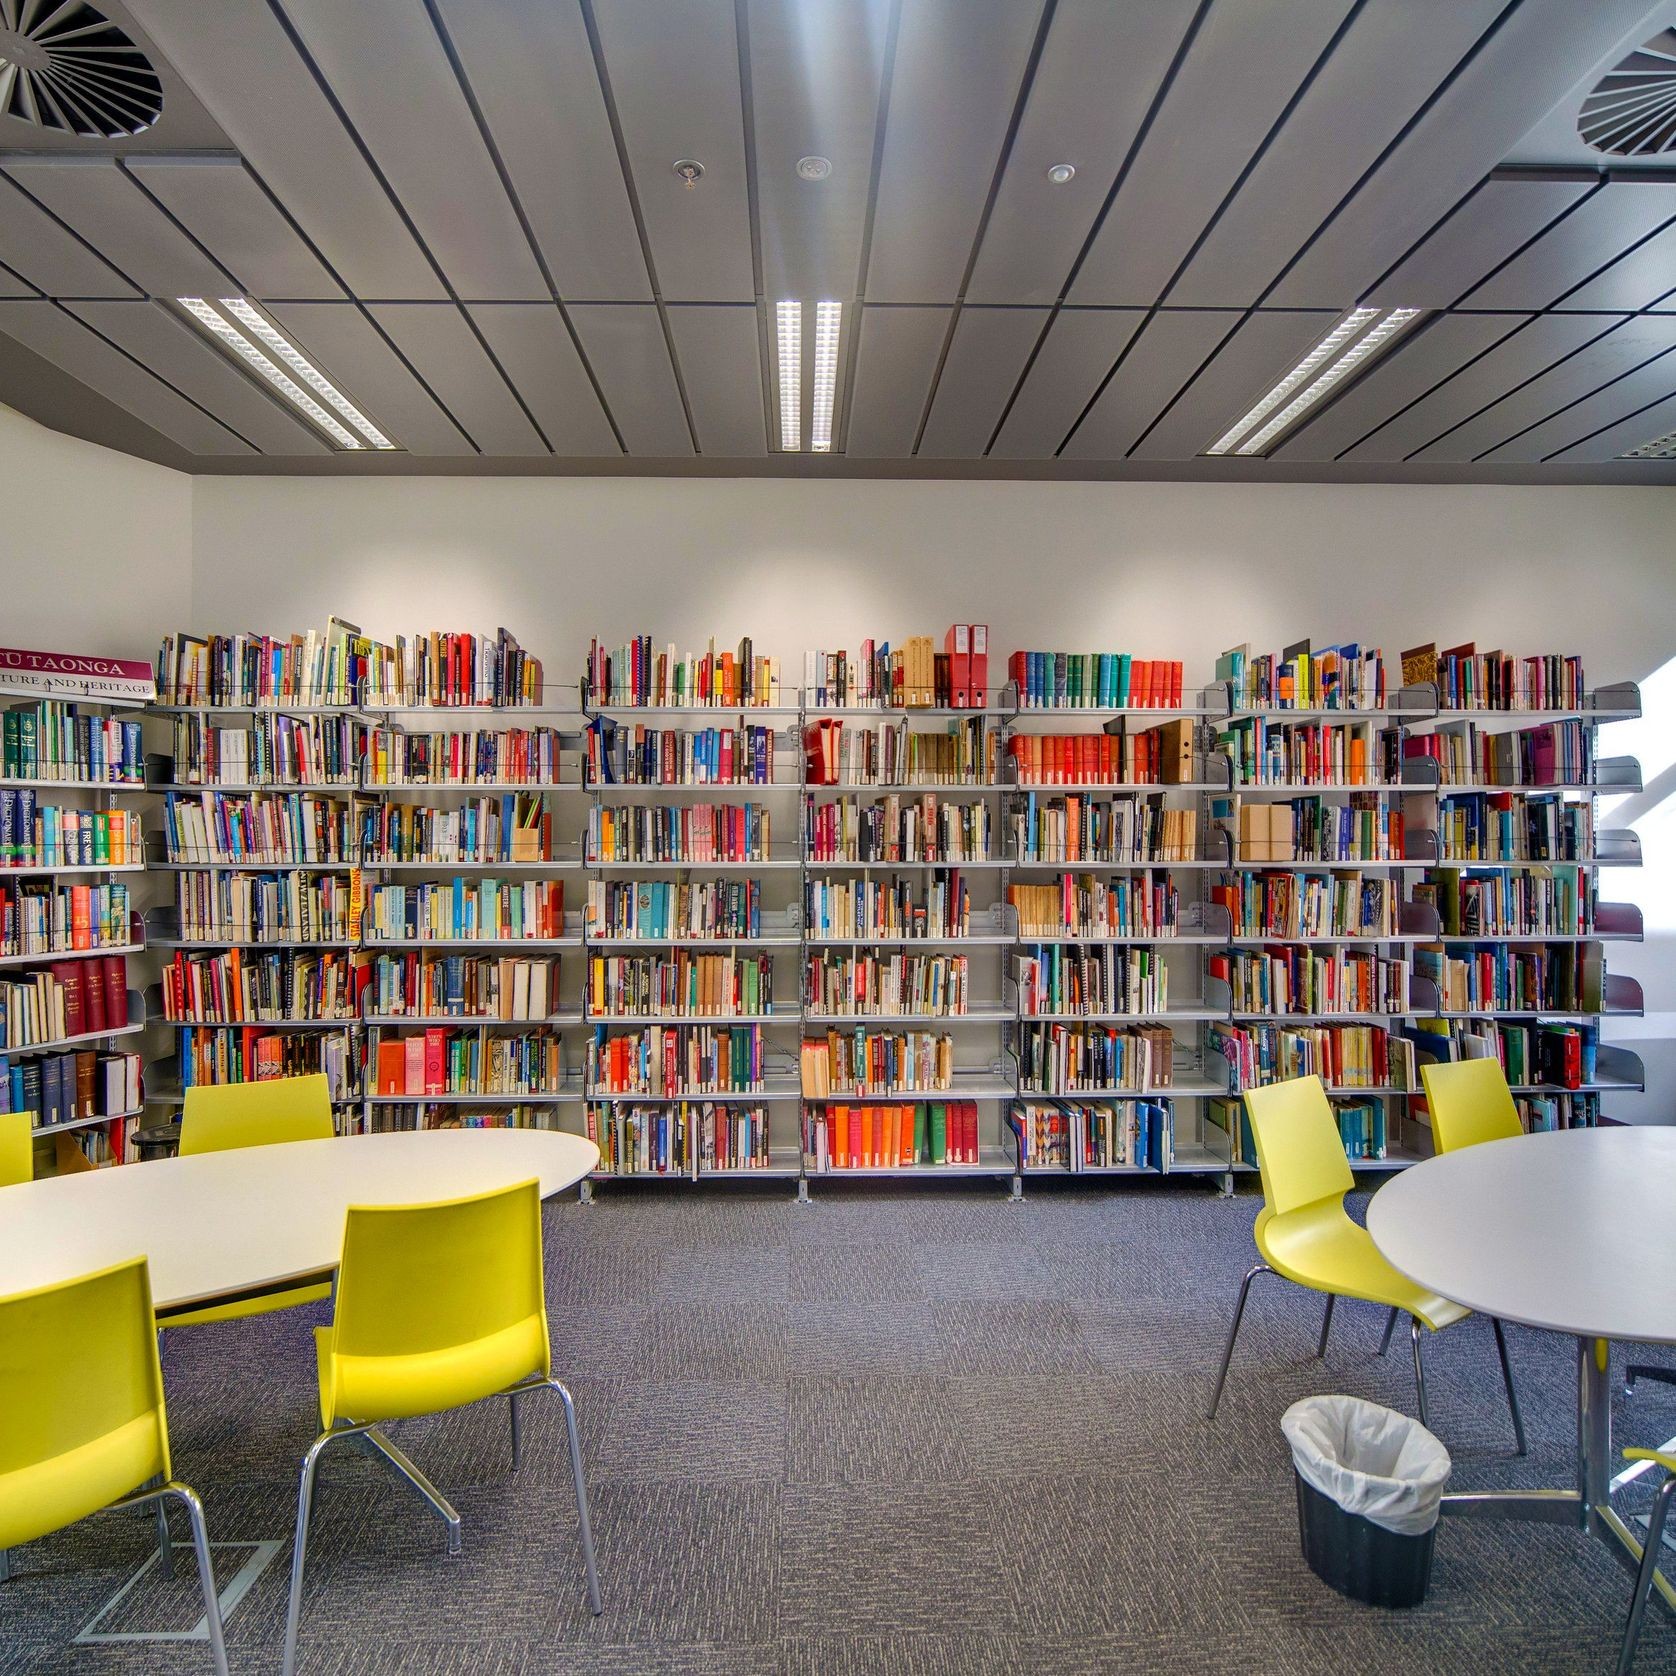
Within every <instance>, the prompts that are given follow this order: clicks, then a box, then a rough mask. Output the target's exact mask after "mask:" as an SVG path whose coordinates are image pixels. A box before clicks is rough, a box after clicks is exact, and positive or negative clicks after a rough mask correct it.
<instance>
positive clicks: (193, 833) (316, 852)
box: [163, 791, 353, 867]
mask: <svg viewBox="0 0 1676 1676" xmlns="http://www.w3.org/2000/svg"><path fill="white" fill-rule="evenodd" d="M163 830H164V834H165V837H166V840H167V845H168V858H169V860H170V861H185V862H222V863H227V864H230V865H235V866H253V867H268V866H290V865H294V864H297V863H332V862H343V863H347V862H348V861H349V860H350V859H351V851H352V843H351V838H352V831H353V829H352V827H351V824H350V810H349V804H348V803H347V802H346V801H344V800H343V799H341V798H334V797H316V796H312V795H309V794H305V793H303V792H295V791H293V792H260V791H257V792H227V791H203V792H199V793H198V794H197V795H196V796H194V795H193V794H191V793H189V792H173V791H171V792H167V793H165V794H164V798H163Z"/></svg>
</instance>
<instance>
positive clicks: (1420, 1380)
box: [1408, 1315, 1428, 1426]
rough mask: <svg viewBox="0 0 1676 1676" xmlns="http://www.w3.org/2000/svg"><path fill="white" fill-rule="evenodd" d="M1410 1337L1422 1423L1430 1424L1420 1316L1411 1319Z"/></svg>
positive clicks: (1415, 1385)
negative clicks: (1422, 1356) (1428, 1420)
mask: <svg viewBox="0 0 1676 1676" xmlns="http://www.w3.org/2000/svg"><path fill="white" fill-rule="evenodd" d="M1408 1328H1409V1338H1410V1340H1411V1341H1412V1343H1413V1345H1414V1391H1415V1395H1416V1396H1417V1397H1418V1398H1419V1402H1420V1424H1421V1425H1422V1426H1424V1425H1426V1424H1428V1422H1427V1419H1426V1370H1425V1368H1424V1367H1423V1366H1421V1363H1420V1331H1421V1328H1420V1317H1419V1316H1417V1315H1416V1316H1412V1317H1410V1319H1409V1324H1408Z"/></svg>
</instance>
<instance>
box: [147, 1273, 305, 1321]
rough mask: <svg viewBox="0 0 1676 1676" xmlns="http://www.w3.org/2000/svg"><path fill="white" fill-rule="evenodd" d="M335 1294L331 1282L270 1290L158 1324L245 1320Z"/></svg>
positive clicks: (187, 1312) (170, 1317) (193, 1310)
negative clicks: (266, 1292) (282, 1289)
mask: <svg viewBox="0 0 1676 1676" xmlns="http://www.w3.org/2000/svg"><path fill="white" fill-rule="evenodd" d="M331 1295H332V1286H331V1282H330V1281H327V1282H326V1284H325V1285H323V1286H298V1287H296V1288H294V1289H293V1290H292V1291H289V1292H270V1293H268V1294H266V1295H265V1296H263V1297H260V1298H245V1299H241V1300H240V1301H239V1302H238V1303H232V1304H210V1305H208V1306H207V1307H206V1308H204V1309H189V1310H187V1311H186V1312H185V1313H184V1314H182V1315H171V1316H169V1317H167V1319H165V1320H162V1321H159V1322H158V1323H157V1325H158V1326H159V1327H202V1326H203V1325H204V1324H205V1323H206V1322H210V1321H242V1320H244V1318H245V1317H246V1316H247V1315H271V1314H272V1313H273V1312H274V1311H275V1310H276V1309H295V1308H296V1307H297V1305H298V1304H319V1303H324V1302H325V1301H326V1300H327V1299H328V1298H330V1297H331Z"/></svg>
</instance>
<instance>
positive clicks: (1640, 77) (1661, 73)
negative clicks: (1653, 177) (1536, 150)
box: [1577, 29, 1676, 157]
mask: <svg viewBox="0 0 1676 1676" xmlns="http://www.w3.org/2000/svg"><path fill="white" fill-rule="evenodd" d="M1577 132H1578V133H1579V134H1581V135H1582V136H1583V138H1584V139H1585V140H1587V141H1588V142H1589V144H1590V145H1592V146H1593V147H1594V148H1595V150H1596V151H1609V152H1611V153H1612V155H1613V156H1614V157H1654V156H1658V155H1660V154H1661V153H1667V152H1673V151H1676V29H1665V30H1662V31H1660V33H1659V34H1657V35H1655V36H1654V37H1653V38H1652V40H1650V41H1647V42H1645V43H1643V44H1642V45H1641V46H1639V47H1637V48H1636V50H1635V51H1634V52H1632V53H1631V54H1630V55H1629V57H1628V58H1626V59H1625V60H1624V61H1623V62H1622V63H1621V64H1619V65H1618V66H1617V67H1616V68H1615V69H1611V70H1608V71H1607V72H1606V74H1605V75H1604V76H1602V77H1601V78H1600V81H1599V82H1598V83H1597V84H1596V86H1595V89H1594V91H1593V92H1592V93H1591V94H1590V95H1589V96H1588V98H1587V99H1585V100H1584V101H1583V108H1582V110H1580V111H1579V112H1578V113H1577Z"/></svg>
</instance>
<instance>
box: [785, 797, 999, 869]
mask: <svg viewBox="0 0 1676 1676" xmlns="http://www.w3.org/2000/svg"><path fill="white" fill-rule="evenodd" d="M804 818H805V830H806V832H807V834H808V843H809V859H810V860H812V861H817V862H820V861H870V862H893V861H903V862H908V861H916V862H933V863H940V864H944V865H950V866H952V865H958V864H959V863H960V862H963V861H985V860H988V859H989V858H990V857H991V856H992V855H993V854H994V853H995V852H994V849H993V844H994V838H995V818H994V816H993V814H992V813H991V811H990V808H989V805H988V804H987V803H986V802H983V801H981V800H979V801H975V802H974V801H970V800H966V799H956V800H952V801H951V800H948V799H944V798H940V797H938V796H937V795H936V793H935V792H927V793H925V794H924V795H922V796H919V797H909V796H904V795H902V794H900V793H897V792H891V793H889V794H888V795H886V796H885V797H882V798H879V799H877V800H876V801H874V802H872V803H862V802H861V801H860V799H858V798H855V797H839V798H834V799H833V800H832V802H830V803H820V802H817V801H816V800H815V799H814V798H810V799H809V800H808V806H807V809H806V812H805V817H804Z"/></svg>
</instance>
